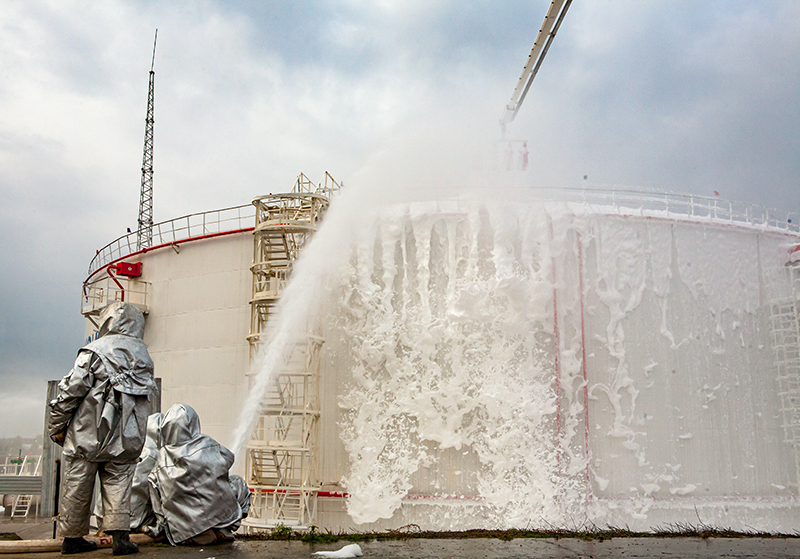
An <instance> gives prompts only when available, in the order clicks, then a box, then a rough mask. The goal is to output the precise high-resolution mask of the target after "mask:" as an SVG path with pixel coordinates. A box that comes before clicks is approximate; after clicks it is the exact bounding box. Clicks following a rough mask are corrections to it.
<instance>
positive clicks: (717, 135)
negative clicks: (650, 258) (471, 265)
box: [0, 0, 800, 437]
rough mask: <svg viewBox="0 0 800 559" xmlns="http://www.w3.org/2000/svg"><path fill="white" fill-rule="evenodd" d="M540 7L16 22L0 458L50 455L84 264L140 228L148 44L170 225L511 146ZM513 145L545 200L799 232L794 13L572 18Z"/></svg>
mask: <svg viewBox="0 0 800 559" xmlns="http://www.w3.org/2000/svg"><path fill="white" fill-rule="evenodd" d="M548 4H549V2H547V1H546V0H532V1H529V2H521V1H517V2H511V1H498V0H491V1H488V0H487V1H483V2H467V1H432V0H376V1H371V2H369V1H360V0H340V1H323V0H319V1H312V2H289V1H285V2H282V1H263V2H262V1H249V2H248V1H240V2H235V1H230V2H214V1H199V0H191V1H183V2H182V1H170V2H156V1H152V2H147V1H139V2H137V1H127V2H125V1H114V0H103V1H102V2H72V1H65V0H58V1H51V2H47V1H31V0H21V1H10V0H0V195H1V196H2V198H1V199H0V357H2V359H0V437H4V436H13V435H18V434H20V435H34V434H37V433H41V431H42V423H43V413H44V410H43V408H44V399H45V398H44V395H45V388H46V380H47V379H58V378H60V377H61V376H63V375H64V374H65V373H66V372H67V371H68V370H69V368H70V367H71V365H72V362H73V360H74V356H75V352H76V351H77V349H78V348H79V347H80V346H81V344H82V342H83V337H84V328H83V320H82V317H81V315H80V312H79V311H80V288H81V284H82V282H83V279H84V278H85V276H86V269H87V267H88V264H89V261H90V260H91V258H92V256H93V255H94V253H95V250H96V249H98V248H100V247H102V246H103V245H105V244H106V243H108V242H110V241H112V240H113V239H115V238H116V237H118V236H120V235H122V234H123V233H125V230H126V228H127V227H131V228H132V229H134V228H135V224H136V218H137V211H138V200H139V184H140V173H141V162H142V139H143V134H144V116H145V108H146V101H147V81H148V71H149V69H150V58H151V50H152V45H153V32H154V30H155V28H156V27H157V28H158V30H159V31H158V33H159V35H158V50H157V54H156V62H155V70H156V103H155V119H156V123H155V158H154V167H155V196H154V218H155V221H163V220H167V219H171V218H174V217H177V216H180V215H184V214H187V213H192V212H199V211H206V210H212V209H218V208H223V207H228V206H234V205H239V204H246V203H249V202H250V201H251V200H252V198H253V197H254V196H256V195H259V194H264V193H267V192H273V191H279V190H284V189H289V188H290V187H291V185H292V183H293V181H294V178H295V177H296V175H297V174H298V173H299V172H301V171H302V172H305V173H306V174H308V175H309V176H310V177H312V178H313V179H318V178H319V177H320V176H321V175H322V173H323V172H324V171H325V170H329V171H330V172H331V173H332V174H333V176H335V177H336V178H337V179H339V180H344V181H345V182H347V181H348V180H349V179H350V177H358V176H359V171H360V169H361V168H362V167H363V165H364V164H365V162H366V161H370V158H371V155H372V154H373V153H374V152H375V150H380V149H381V147H382V146H387V145H392V139H393V138H394V137H396V136H397V135H398V134H400V133H401V131H403V130H406V129H408V128H409V127H410V128H414V129H416V130H417V134H419V133H420V132H419V131H420V130H423V131H424V130H426V127H427V128H428V129H429V130H430V132H431V134H435V133H436V132H435V128H437V126H440V125H441V123H442V122H444V120H445V119H454V118H455V119H456V120H458V121H459V122H460V125H461V126H466V127H467V128H470V129H472V130H473V131H477V132H479V133H480V134H484V135H486V136H487V141H490V140H492V139H495V138H491V137H489V136H491V135H492V134H498V135H499V127H497V120H498V119H499V117H500V115H501V113H502V109H503V107H504V106H505V104H506V103H507V102H508V100H509V98H510V96H511V93H512V91H513V88H514V86H515V85H516V81H517V79H518V77H519V74H520V71H521V69H522V66H523V65H524V63H525V59H526V57H527V55H528V53H529V51H530V48H531V46H532V44H533V40H534V38H535V36H536V32H537V31H538V29H539V26H540V24H541V22H542V19H543V17H544V14H545V12H546V10H547V6H548ZM490 130H491V132H485V131H490ZM509 135H510V136H513V137H516V138H524V139H528V140H529V148H530V150H531V169H530V171H529V178H530V180H531V182H532V183H535V184H554V185H570V186H575V185H580V184H582V183H583V175H588V176H589V181H588V184H591V185H626V186H638V187H642V188H653V189H663V190H673V191H679V192H690V193H696V194H703V195H711V194H712V193H713V191H715V190H716V191H719V192H720V194H721V195H722V197H723V198H726V199H732V200H740V201H744V202H752V203H756V204H761V205H766V206H771V207H778V208H781V209H786V210H792V211H800V183H798V177H799V176H800V2H796V1H784V2H779V1H775V2H773V1H766V0H760V1H758V2H753V1H752V0H750V1H728V2H715V1H705V2H696V1H695V0H686V1H677V0H676V1H668V2H664V1H652V2H651V1H645V0H628V1H616V0H615V1H609V0H592V1H588V0H576V1H575V2H574V3H573V5H572V7H571V8H570V10H569V13H568V15H567V17H566V19H565V21H564V24H563V25H562V27H561V29H560V31H559V33H558V36H557V38H556V40H555V42H554V44H553V47H552V48H551V50H550V53H549V54H548V56H547V59H546V61H545V63H544V65H543V66H542V69H541V71H540V73H539V75H538V77H537V79H536V81H535V83H534V85H533V87H532V89H531V91H530V93H529V95H528V98H527V100H526V103H525V105H524V106H523V108H522V110H521V111H520V114H519V116H518V117H517V120H516V121H515V122H514V123H513V124H512V125H511V126H510V127H509ZM443 144H444V145H442V149H443V150H447V149H451V148H450V146H449V145H448V144H447V142H443ZM452 149H457V147H456V144H453V147H452ZM583 184H586V183H583Z"/></svg>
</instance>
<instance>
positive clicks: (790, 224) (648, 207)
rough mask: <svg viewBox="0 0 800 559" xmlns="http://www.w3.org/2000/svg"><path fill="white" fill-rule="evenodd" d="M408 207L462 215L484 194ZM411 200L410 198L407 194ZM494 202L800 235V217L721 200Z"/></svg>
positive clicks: (542, 191)
mask: <svg viewBox="0 0 800 559" xmlns="http://www.w3.org/2000/svg"><path fill="white" fill-rule="evenodd" d="M416 192H417V193H418V194H419V197H418V198H415V200H414V201H412V202H410V204H411V205H412V206H416V205H417V204H420V208H421V209H422V208H424V207H426V206H427V205H429V204H431V203H434V204H435V205H436V207H437V208H438V210H439V211H445V212H447V211H462V210H463V209H464V207H465V206H464V204H466V203H470V202H472V203H475V202H481V201H485V200H486V192H485V191H484V190H465V191H461V192H459V195H458V196H457V198H453V197H447V198H444V199H438V200H437V199H428V198H427V197H428V196H430V193H429V192H423V191H416ZM410 196H411V197H412V198H413V197H414V192H413V191H412V192H411V193H410ZM493 196H494V198H495V199H499V200H503V199H507V200H509V201H515V202H517V201H526V200H528V201H545V202H563V203H565V204H567V205H568V206H570V209H572V210H573V211H578V210H580V209H581V208H583V209H584V210H588V211H591V212H594V213H599V214H604V215H609V214H612V215H613V214H616V215H630V216H642V217H654V218H667V219H675V220H682V221H695V222H714V223H719V224H724V223H727V224H733V225H741V226H749V227H754V228H762V229H768V230H770V231H774V232H783V233H788V234H791V235H797V234H798V233H800V213H798V212H791V211H786V210H776V209H773V208H768V207H766V206H760V205H758V204H749V203H745V202H733V201H729V200H724V199H722V198H719V197H716V196H714V197H709V196H698V195H694V194H681V193H674V192H664V191H652V190H635V189H630V188H627V189H615V188H607V189H601V188H593V189H592V188H563V187H499V188H497V189H496V191H494V194H493Z"/></svg>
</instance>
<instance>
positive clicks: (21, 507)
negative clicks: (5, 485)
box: [11, 455, 42, 518]
mask: <svg viewBox="0 0 800 559" xmlns="http://www.w3.org/2000/svg"><path fill="white" fill-rule="evenodd" d="M30 461H31V459H30V457H26V458H25V460H23V462H22V464H21V465H20V468H19V473H18V474H17V475H20V476H22V475H33V476H38V475H39V469H40V468H41V466H42V457H41V455H40V456H38V457H37V458H36V466H35V467H34V469H33V473H32V474H31V473H24V472H25V466H26V464H27V463H28V462H30ZM32 503H33V495H17V497H16V499H14V505H13V506H12V507H11V518H25V517H27V516H28V513H29V512H30V510H31V504H32Z"/></svg>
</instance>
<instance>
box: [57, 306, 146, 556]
mask: <svg viewBox="0 0 800 559" xmlns="http://www.w3.org/2000/svg"><path fill="white" fill-rule="evenodd" d="M143 333H144V316H143V315H142V313H141V311H140V310H139V309H137V308H136V307H135V306H133V305H130V304H128V303H113V304H111V305H109V306H108V307H107V308H106V309H105V310H104V311H103V313H102V314H101V315H100V330H99V331H98V337H97V339H96V340H95V341H93V342H91V343H89V344H88V345H86V346H85V347H83V348H82V349H81V350H80V351H79V352H78V358H77V359H76V360H75V366H74V367H73V369H72V370H71V371H70V372H69V374H68V375H67V376H65V377H64V378H63V379H61V382H60V383H59V385H58V397H57V398H56V399H55V400H53V401H51V402H50V407H51V414H50V423H49V426H48V429H49V433H50V438H51V439H53V441H54V442H56V443H58V444H60V445H62V446H63V447H64V452H63V478H62V480H63V481H62V485H61V501H60V508H61V511H62V512H61V514H60V515H59V518H58V529H59V533H60V534H61V535H62V536H64V543H63V544H62V546H61V553H79V552H83V551H92V550H94V549H96V548H97V545H96V544H95V543H94V542H90V541H87V540H85V539H84V538H83V536H84V535H86V534H88V533H89V513H90V508H91V503H92V492H93V489H94V481H95V476H96V475H97V476H99V477H100V494H101V497H102V502H103V510H104V513H103V530H104V531H105V532H106V533H109V534H112V536H113V538H114V551H113V553H114V555H127V554H130V553H136V552H137V551H139V548H138V546H137V545H136V544H134V543H132V542H131V541H130V537H129V534H130V522H131V511H130V509H131V506H130V501H131V481H132V477H133V473H134V470H135V468H136V462H137V461H138V459H139V455H140V453H141V452H142V446H143V445H144V441H145V434H146V429H147V415H148V413H149V412H150V402H149V399H150V396H151V395H155V394H156V391H157V390H158V389H157V388H156V384H155V381H154V380H153V361H152V360H151V359H150V355H149V354H148V353H147V348H146V347H145V345H144V342H143V341H142V335H143Z"/></svg>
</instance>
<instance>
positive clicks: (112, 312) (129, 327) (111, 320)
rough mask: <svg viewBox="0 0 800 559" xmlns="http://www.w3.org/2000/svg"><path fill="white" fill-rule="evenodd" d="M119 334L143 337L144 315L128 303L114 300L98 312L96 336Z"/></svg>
mask: <svg viewBox="0 0 800 559" xmlns="http://www.w3.org/2000/svg"><path fill="white" fill-rule="evenodd" d="M108 334H120V335H123V336H130V337H132V338H139V339H142V338H143V337H144V315H143V314H142V311H140V310H139V309H138V308H137V307H135V306H134V305H131V304H130V303H123V302H116V303H111V304H110V305H109V306H107V307H106V308H105V309H104V310H103V312H102V313H101V314H100V328H99V330H98V331H97V337H98V338H102V337H103V336H107V335H108Z"/></svg>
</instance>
